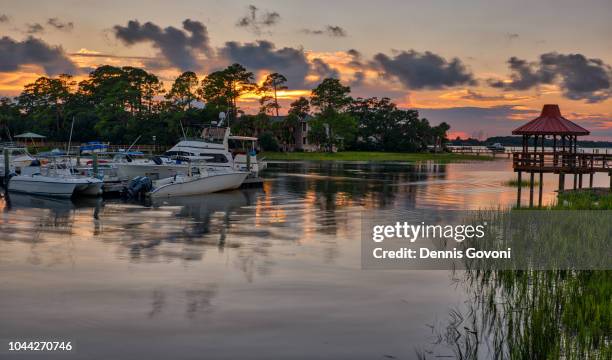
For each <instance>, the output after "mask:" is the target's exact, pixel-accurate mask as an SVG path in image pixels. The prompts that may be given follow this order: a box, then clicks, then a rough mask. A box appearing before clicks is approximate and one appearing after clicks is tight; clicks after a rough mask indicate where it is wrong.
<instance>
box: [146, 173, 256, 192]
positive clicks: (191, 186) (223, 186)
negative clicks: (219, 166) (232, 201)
mask: <svg viewBox="0 0 612 360" xmlns="http://www.w3.org/2000/svg"><path fill="white" fill-rule="evenodd" d="M247 175H248V173H247V172H230V173H223V174H213V175H209V176H205V177H201V178H196V179H194V180H189V181H185V182H176V183H170V184H165V185H162V186H160V187H158V188H156V189H154V190H153V191H152V192H151V193H150V196H151V197H152V198H160V197H171V196H186V195H200V194H209V193H214V192H219V191H225V190H233V189H237V188H239V187H240V185H242V182H243V181H244V179H246V177H247Z"/></svg>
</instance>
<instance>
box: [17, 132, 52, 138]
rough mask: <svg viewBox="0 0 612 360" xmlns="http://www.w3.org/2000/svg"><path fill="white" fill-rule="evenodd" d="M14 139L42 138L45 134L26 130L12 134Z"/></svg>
mask: <svg viewBox="0 0 612 360" xmlns="http://www.w3.org/2000/svg"><path fill="white" fill-rule="evenodd" d="M13 137H14V138H16V139H44V138H46V136H44V135H39V134H35V133H33V132H27V133H23V134H19V135H15V136H13Z"/></svg>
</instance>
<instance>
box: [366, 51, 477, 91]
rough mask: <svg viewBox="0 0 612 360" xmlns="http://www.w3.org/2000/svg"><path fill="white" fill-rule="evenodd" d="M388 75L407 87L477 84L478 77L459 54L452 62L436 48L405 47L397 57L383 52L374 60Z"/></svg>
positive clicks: (376, 66) (420, 87)
mask: <svg viewBox="0 0 612 360" xmlns="http://www.w3.org/2000/svg"><path fill="white" fill-rule="evenodd" d="M372 65H373V66H374V68H376V69H378V70H379V71H381V72H382V75H383V76H385V77H387V78H396V79H398V80H399V81H400V82H401V83H402V84H404V85H405V86H406V87H408V88H410V89H413V90H419V89H442V88H445V87H451V86H457V85H474V84H476V81H475V80H474V76H473V75H472V73H471V72H470V71H468V70H467V69H466V67H465V65H463V63H462V62H461V60H459V59H458V58H454V59H452V60H451V61H450V62H449V61H447V60H446V59H444V58H443V57H441V56H439V55H437V54H434V53H432V52H429V51H427V52H424V53H419V52H416V51H414V50H410V51H402V52H399V53H397V54H396V55H395V56H394V57H389V56H388V55H385V54H382V53H379V54H376V55H375V56H374V61H373V62H372Z"/></svg>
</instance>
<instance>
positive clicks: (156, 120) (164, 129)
mask: <svg viewBox="0 0 612 360" xmlns="http://www.w3.org/2000/svg"><path fill="white" fill-rule="evenodd" d="M254 78H255V76H254V74H253V73H252V72H249V71H247V70H246V69H245V68H244V67H243V66H242V65H240V64H233V65H230V66H228V67H227V68H225V69H223V70H220V71H215V72H213V73H211V74H209V75H208V76H205V77H204V78H203V80H202V81H201V82H200V83H199V82H198V77H197V75H196V74H195V73H193V72H190V71H188V72H184V73H182V74H180V75H179V76H178V77H177V78H176V79H175V80H174V81H173V82H172V85H171V86H170V88H169V90H168V91H167V92H166V90H165V89H164V86H163V83H162V82H161V81H160V80H159V79H158V78H157V76H155V75H154V74H152V73H149V72H147V71H145V70H143V69H139V68H135V67H129V66H126V67H116V66H110V65H103V66H100V67H98V68H96V69H94V70H93V71H92V72H91V73H90V74H89V76H88V77H87V78H86V79H84V80H82V81H80V82H79V83H77V82H76V81H74V79H73V78H72V77H71V76H69V75H60V76H58V77H55V78H51V77H44V76H43V77H40V78H38V79H37V80H36V81H34V82H33V83H31V84H28V85H26V86H25V87H24V89H23V91H22V93H21V94H20V95H19V96H18V97H17V98H15V100H14V101H13V100H11V99H7V98H5V99H1V100H0V136H2V137H8V134H9V133H11V134H16V133H21V132H26V131H33V132H37V133H40V134H43V135H45V136H47V138H48V139H49V140H52V141H57V140H59V141H65V140H67V138H68V135H69V132H70V131H69V129H70V125H71V123H72V120H73V119H74V120H75V121H74V130H75V131H74V136H73V140H74V141H89V140H95V139H100V140H104V141H110V142H113V143H130V142H132V141H133V140H134V139H136V137H138V136H141V140H140V141H141V143H152V142H153V140H152V139H153V136H155V137H156V142H157V143H158V144H171V143H174V142H175V141H176V139H177V138H179V137H180V136H181V135H182V131H181V127H180V125H181V124H182V125H183V127H184V128H185V131H186V133H187V134H188V135H195V134H198V133H199V131H200V127H201V126H202V125H208V124H211V122H212V121H216V120H217V119H218V115H219V113H220V112H221V111H223V112H226V113H227V115H228V122H229V124H230V125H231V127H232V131H233V132H234V133H235V134H240V135H248V136H257V135H259V134H263V133H264V132H269V133H270V134H271V135H272V136H274V137H275V139H276V141H277V142H278V143H280V144H281V147H282V148H283V149H287V148H292V147H293V145H295V143H296V139H297V138H298V137H300V139H299V141H301V137H302V136H306V135H305V134H303V133H302V122H304V121H307V122H308V128H309V131H308V135H307V136H308V139H309V142H310V143H311V144H318V145H320V146H321V148H322V149H326V150H328V151H330V150H332V149H358V150H379V151H381V150H382V151H421V150H425V149H426V148H427V146H428V145H433V144H441V143H443V142H444V141H445V137H446V131H447V130H448V125H446V124H444V123H443V124H440V125H438V126H437V127H432V126H430V125H429V122H428V121H427V120H426V119H420V118H419V116H418V113H417V112H416V111H414V110H400V109H398V108H397V107H396V105H395V104H393V103H392V102H391V101H390V100H389V99H388V98H382V99H378V98H371V99H357V100H353V98H352V97H351V96H350V88H349V87H348V86H344V85H343V84H342V83H341V82H340V81H339V80H338V79H324V80H323V81H322V82H321V84H319V85H318V86H317V87H315V88H314V89H313V90H312V97H311V99H310V100H309V99H307V98H304V97H301V98H299V99H297V100H295V101H294V102H292V103H291V106H290V108H289V109H288V115H287V116H286V117H279V116H277V117H276V118H275V119H274V121H271V119H270V117H269V116H268V114H275V115H278V114H279V109H280V105H279V103H278V91H280V90H285V89H287V87H286V85H285V84H286V82H287V79H286V77H285V76H284V75H282V74H279V73H272V74H269V75H268V76H267V77H266V78H265V80H264V82H263V84H262V86H261V87H258V86H257V85H256V84H255V82H254ZM246 93H257V94H259V95H260V97H261V98H260V102H261V104H262V107H261V111H260V113H259V114H256V115H243V116H240V117H239V116H238V114H239V113H241V111H240V109H239V108H238V106H237V101H238V98H239V97H240V96H242V95H244V94H246ZM198 101H204V102H205V106H204V107H200V106H196V105H197V102H198ZM311 105H312V107H313V109H314V110H315V113H314V114H311Z"/></svg>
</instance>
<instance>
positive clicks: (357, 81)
mask: <svg viewBox="0 0 612 360" xmlns="http://www.w3.org/2000/svg"><path fill="white" fill-rule="evenodd" d="M364 81H365V73H364V72H363V71H357V72H356V73H355V74H353V79H352V80H351V81H350V83H349V85H351V86H352V87H357V86H361V85H363V82H364Z"/></svg>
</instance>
